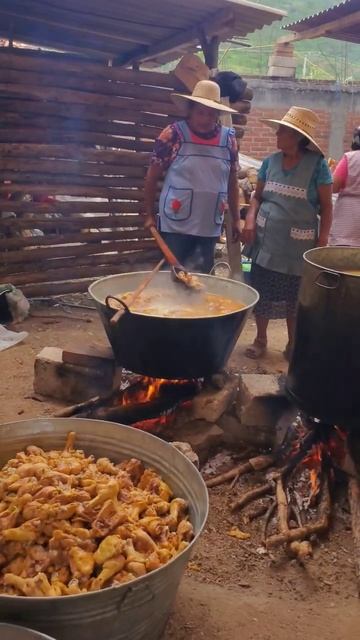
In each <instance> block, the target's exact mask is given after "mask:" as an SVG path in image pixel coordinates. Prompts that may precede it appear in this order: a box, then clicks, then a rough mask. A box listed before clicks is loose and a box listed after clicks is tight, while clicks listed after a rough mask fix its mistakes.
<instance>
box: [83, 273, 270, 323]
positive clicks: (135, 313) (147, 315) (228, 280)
mask: <svg viewBox="0 0 360 640" xmlns="http://www.w3.org/2000/svg"><path fill="white" fill-rule="evenodd" d="M149 273H150V271H129V272H127V273H121V274H117V275H113V276H105V277H104V278H99V279H98V280H96V281H95V282H93V283H92V284H91V285H90V286H89V288H88V291H89V293H90V295H91V297H92V298H93V299H94V300H95V301H96V302H97V303H98V304H100V305H104V306H105V307H106V308H107V309H109V311H112V312H114V313H116V311H117V309H114V307H111V306H110V305H109V304H108V300H109V299H114V300H117V301H118V302H119V303H120V304H121V305H122V306H123V308H124V311H125V313H127V314H128V315H133V316H141V317H142V318H159V319H161V320H166V321H173V320H177V321H178V320H182V321H188V322H189V321H194V320H213V319H216V318H225V317H227V316H231V315H234V314H236V313H239V312H240V311H243V312H245V311H247V310H248V309H252V308H253V307H254V306H255V305H256V304H257V303H258V301H259V297H260V296H259V293H258V291H256V289H254V288H253V287H251V286H250V285H248V284H246V283H245V282H239V281H238V280H233V279H232V278H223V277H221V276H215V275H209V274H203V273H199V274H194V275H196V276H197V277H198V276H200V277H201V278H204V279H205V278H211V279H215V280H216V281H222V282H225V283H232V284H234V285H238V286H239V285H242V286H244V287H246V288H247V289H248V290H251V291H252V293H253V294H254V295H255V301H254V302H251V303H250V304H247V305H244V306H243V307H241V308H239V309H235V310H233V311H229V312H227V313H218V314H214V315H206V316H203V315H198V316H194V317H191V318H189V317H188V316H183V317H182V316H176V317H170V316H162V315H157V314H155V313H151V314H150V313H140V312H139V311H131V309H130V308H129V307H128V305H127V304H126V302H124V301H123V300H121V298H117V297H116V296H114V295H107V296H106V297H105V299H100V298H99V297H98V296H97V295H95V294H94V292H93V290H94V289H95V287H96V286H97V285H98V283H99V282H106V281H107V280H108V281H111V280H115V279H116V278H118V277H124V278H125V277H126V276H133V275H135V274H136V275H143V276H146V275H147V274H149ZM190 295H194V296H196V295H197V294H196V292H193V293H192V294H190Z"/></svg>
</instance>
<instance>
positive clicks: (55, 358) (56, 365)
mask: <svg viewBox="0 0 360 640" xmlns="http://www.w3.org/2000/svg"><path fill="white" fill-rule="evenodd" d="M112 381H113V369H112V368H111V367H109V366H101V367H100V366H98V367H83V366H78V365H73V364H69V363H65V362H63V350H62V349H60V348H57V347H45V348H44V349H42V351H41V352H40V353H39V354H38V355H37V356H36V358H35V365H34V391H35V393H38V394H40V395H43V396H48V397H52V398H56V399H57V400H64V401H65V402H74V403H75V402H83V401H84V400H88V398H91V397H92V396H96V395H98V394H104V393H107V392H109V391H110V390H111V388H112Z"/></svg>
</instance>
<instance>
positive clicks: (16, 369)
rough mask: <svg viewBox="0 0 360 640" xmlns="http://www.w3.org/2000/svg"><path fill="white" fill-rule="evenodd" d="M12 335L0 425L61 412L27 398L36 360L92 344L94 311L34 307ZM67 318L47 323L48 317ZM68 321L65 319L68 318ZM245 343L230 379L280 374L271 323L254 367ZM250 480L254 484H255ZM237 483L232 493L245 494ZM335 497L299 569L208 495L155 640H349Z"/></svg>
mask: <svg viewBox="0 0 360 640" xmlns="http://www.w3.org/2000/svg"><path fill="white" fill-rule="evenodd" d="M33 313H34V314H38V315H39V314H42V315H45V316H47V317H42V318H40V317H36V318H35V317H30V318H28V319H27V320H26V321H25V322H23V323H21V324H20V325H18V326H17V327H16V330H25V331H28V333H29V336H28V338H27V339H26V340H25V341H24V342H23V343H21V344H20V345H18V346H16V347H13V348H11V349H8V350H6V351H3V352H1V353H0V365H1V388H0V422H2V423H4V422H11V421H16V420H20V419H25V418H30V417H36V416H50V415H52V414H53V413H54V412H55V411H56V410H58V409H59V408H60V407H61V406H62V405H60V404H59V403H54V402H51V401H49V402H48V401H42V402H41V401H39V400H35V399H34V398H33V397H32V382H33V366H34V358H35V356H36V354H37V353H38V352H39V351H40V350H41V349H42V348H43V347H45V346H61V347H66V346H69V345H71V344H74V342H76V341H81V342H83V341H84V340H88V341H89V342H92V343H96V342H99V341H105V335H104V332H103V329H102V327H101V325H100V322H99V319H98V317H97V314H96V312H94V311H90V310H89V311H87V310H79V309H71V313H69V310H68V311H66V310H65V309H64V308H52V309H49V308H48V307H39V306H37V307H36V308H35V309H34V311H33ZM64 314H65V315H66V316H69V317H65V318H63V317H57V316H58V315H61V316H64ZM70 315H71V317H70ZM253 336H254V323H253V321H252V320H250V321H249V322H248V325H247V327H246V328H245V330H244V332H243V334H242V336H241V338H240V340H239V343H238V345H237V347H236V349H235V351H234V353H233V355H232V358H231V362H230V365H231V366H232V367H234V368H236V369H237V370H239V371H247V372H251V371H259V372H263V373H265V372H269V373H270V372H284V371H286V363H285V361H284V359H283V357H282V350H283V349H284V347H285V344H286V341H287V340H286V335H285V330H284V326H283V324H282V323H281V322H274V323H273V325H272V326H271V330H270V345H269V346H270V350H269V354H268V355H267V357H266V358H264V359H263V360H262V361H261V362H253V361H251V360H248V359H247V358H245V357H244V355H243V352H244V348H245V347H246V345H247V344H249V343H250V342H251V340H252V339H253ZM255 480H256V479H255ZM247 482H248V480H244V481H243V483H242V484H241V485H240V489H241V488H245V487H246V486H247ZM344 492H345V489H344V490H343V491H340V495H339V496H338V501H337V506H336V517H335V519H334V524H333V527H332V528H331V531H330V533H329V536H328V537H327V538H326V539H323V540H321V542H320V544H319V545H318V546H316V547H315V553H314V558H313V559H312V560H310V561H309V562H308V563H307V566H306V568H302V567H300V566H299V565H298V564H297V563H296V561H294V560H290V559H289V558H288V557H287V556H285V555H284V553H283V552H282V551H281V552H277V553H276V554H274V556H273V557H269V555H267V554H263V553H262V552H261V546H260V543H261V520H259V521H255V522H254V523H252V524H251V525H246V524H245V523H244V522H243V520H242V517H241V516H236V517H234V516H232V517H231V516H230V510H229V506H228V503H229V487H228V486H222V487H218V488H216V489H212V490H211V491H210V516H209V520H208V522H207V524H206V528H205V532H204V534H203V535H202V537H201V538H200V541H199V543H198V545H197V547H196V548H195V552H194V556H193V558H192V563H191V564H190V566H189V569H188V570H187V574H186V576H185V578H184V579H183V581H182V583H181V588H180V590H179V594H178V598H177V601H176V603H175V607H174V611H173V613H172V616H171V619H170V622H169V625H168V628H167V631H166V633H165V637H164V640H195V639H198V638H208V639H213V638H214V639H215V638H217V639H219V640H228V639H230V638H231V639H234V640H235V639H239V640H240V639H241V640H289V639H290V638H291V640H305V639H306V640H318V639H319V638H321V639H322V640H350V639H351V640H352V639H354V638H357V637H358V636H359V628H360V608H359V600H358V597H357V591H356V580H355V570H354V565H353V546H352V538H351V531H350V518H349V513H348V510H347V505H346V499H345V495H344ZM233 525H236V526H239V528H240V529H241V530H243V531H248V532H249V533H250V538H249V539H248V540H245V541H240V540H236V539H233V538H231V537H229V536H228V531H229V529H230V528H231V526H233Z"/></svg>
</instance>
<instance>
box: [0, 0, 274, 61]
mask: <svg viewBox="0 0 360 640" xmlns="http://www.w3.org/2000/svg"><path fill="white" fill-rule="evenodd" d="M284 15H286V14H285V12H283V11H280V10H277V9H273V8H271V7H266V6H263V5H261V4H257V3H255V2H251V1H248V0H130V1H129V2H125V1H124V0H117V3H116V1H114V0H100V1H99V0H0V37H4V38H11V39H12V40H17V41H21V42H25V43H28V44H37V45H39V46H43V47H53V48H56V49H62V50H65V51H69V52H75V53H82V54H85V55H88V56H91V57H93V58H98V59H111V58H118V59H119V62H120V63H121V62H122V63H129V62H131V61H132V60H135V59H139V60H154V59H156V60H159V61H168V60H171V59H175V58H177V57H178V56H179V52H183V51H184V49H185V50H189V49H192V48H194V47H195V46H196V43H197V42H198V37H199V32H200V30H201V28H203V27H205V30H207V31H208V32H209V33H210V35H215V34H216V35H220V36H221V37H222V38H223V39H227V38H230V37H234V36H238V37H244V36H246V35H247V34H249V33H252V32H253V31H255V30H256V29H261V28H262V27H263V26H265V25H269V24H271V23H272V22H274V20H281V19H282V18H283V17H284Z"/></svg>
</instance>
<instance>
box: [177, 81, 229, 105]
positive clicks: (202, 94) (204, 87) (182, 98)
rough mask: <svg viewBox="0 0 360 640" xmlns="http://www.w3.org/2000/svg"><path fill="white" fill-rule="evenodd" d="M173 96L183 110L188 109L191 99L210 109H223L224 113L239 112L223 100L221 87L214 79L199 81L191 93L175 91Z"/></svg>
mask: <svg viewBox="0 0 360 640" xmlns="http://www.w3.org/2000/svg"><path fill="white" fill-rule="evenodd" d="M171 97H172V99H173V101H174V102H175V104H176V105H177V106H178V107H179V108H180V109H181V111H182V112H184V111H186V107H187V106H188V103H189V101H190V102H197V103H199V104H202V105H204V107H209V108H210V109H216V111H221V112H222V113H237V111H236V110H235V109H231V107H228V106H227V105H226V104H223V103H222V102H221V96H220V87H219V85H218V84H217V83H216V82H213V81H212V80H200V81H199V82H197V83H196V85H195V87H194V89H193V92H192V93H191V94H190V95H186V94H185V93H173V94H172V96H171Z"/></svg>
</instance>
